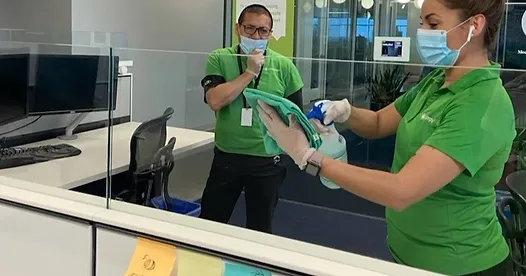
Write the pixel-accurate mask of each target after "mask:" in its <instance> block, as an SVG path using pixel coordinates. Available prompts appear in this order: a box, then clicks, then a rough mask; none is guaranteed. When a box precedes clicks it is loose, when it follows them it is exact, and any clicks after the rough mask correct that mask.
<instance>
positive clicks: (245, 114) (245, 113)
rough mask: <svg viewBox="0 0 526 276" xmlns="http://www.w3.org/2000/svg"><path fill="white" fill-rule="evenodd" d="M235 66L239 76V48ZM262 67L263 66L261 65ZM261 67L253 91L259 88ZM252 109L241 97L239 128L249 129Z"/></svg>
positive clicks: (238, 48)
mask: <svg viewBox="0 0 526 276" xmlns="http://www.w3.org/2000/svg"><path fill="white" fill-rule="evenodd" d="M237 54H238V55H237V65H238V67H239V75H242V74H243V72H244V71H243V64H242V63H241V57H240V56H239V55H240V54H241V48H240V47H239V46H238V47H237ZM263 66H264V65H263ZM263 66H262V67H261V69H260V71H259V75H258V77H257V78H256V81H255V82H254V87H253V88H254V89H258V86H259V80H260V79H261V72H263ZM252 115H253V112H252V108H251V107H250V106H248V103H247V99H246V98H245V96H243V107H242V108H241V126H244V127H251V126H252Z"/></svg>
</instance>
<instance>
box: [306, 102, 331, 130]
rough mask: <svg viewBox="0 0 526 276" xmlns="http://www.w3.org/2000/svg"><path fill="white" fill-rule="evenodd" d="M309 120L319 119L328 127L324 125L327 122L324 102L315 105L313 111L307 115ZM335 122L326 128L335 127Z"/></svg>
mask: <svg viewBox="0 0 526 276" xmlns="http://www.w3.org/2000/svg"><path fill="white" fill-rule="evenodd" d="M307 119H309V120H310V119H317V120H318V121H320V122H321V123H322V124H323V125H326V124H325V123H324V120H325V111H324V110H323V102H318V103H315V104H314V106H313V107H312V109H311V110H310V111H309V113H307ZM333 124H334V121H332V122H330V123H329V124H327V125H326V126H330V125H333Z"/></svg>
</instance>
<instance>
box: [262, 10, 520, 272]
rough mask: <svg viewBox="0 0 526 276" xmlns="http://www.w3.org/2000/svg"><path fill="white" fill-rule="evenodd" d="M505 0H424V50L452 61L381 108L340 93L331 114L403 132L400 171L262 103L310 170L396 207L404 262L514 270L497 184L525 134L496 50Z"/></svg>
mask: <svg viewBox="0 0 526 276" xmlns="http://www.w3.org/2000/svg"><path fill="white" fill-rule="evenodd" d="M504 5H505V4H504V0H426V1H424V4H423V6H422V10H421V18H422V28H421V29H420V30H418V34H417V38H416V40H417V46H418V50H419V51H418V52H419V53H420V55H421V57H422V60H423V61H424V62H425V63H426V64H428V65H431V66H437V65H440V66H439V67H442V68H439V69H436V70H434V71H433V72H431V73H430V74H429V75H427V76H426V77H425V78H424V79H423V80H422V81H421V82H419V84H418V85H416V87H414V88H412V89H410V90H409V91H408V92H406V93H405V94H404V95H403V96H401V97H400V98H398V100H397V101H396V102H395V103H394V104H391V105H390V106H388V107H386V108H384V109H382V110H380V111H378V112H373V111H369V110H366V109H360V108H357V107H351V105H350V104H349V103H348V102H347V100H342V101H335V102H331V103H330V107H329V109H328V111H327V113H326V116H325V122H324V123H325V124H327V123H330V122H331V121H337V122H342V123H347V125H348V126H349V127H350V128H351V129H352V130H353V131H354V132H355V133H357V134H359V135H361V136H363V137H366V138H370V139H376V138H381V137H385V136H389V135H393V134H395V133H396V146H395V154H394V161H393V165H392V172H391V173H388V172H383V171H377V170H371V169H364V168H359V167H356V166H353V165H349V164H344V163H341V162H339V161H336V160H334V159H331V158H328V157H323V156H322V154H321V153H319V152H317V151H315V150H314V149H312V148H309V144H308V143H307V140H306V138H305V135H304V134H303V131H302V130H301V128H300V127H298V125H297V124H294V123H292V124H289V126H287V125H285V124H284V123H283V120H281V118H280V117H279V115H277V114H276V112H275V110H274V109H272V108H271V107H269V106H268V105H266V104H264V103H260V106H259V110H258V111H259V115H260V118H261V120H262V121H263V123H264V124H265V125H266V126H267V128H268V129H269V132H270V134H271V136H272V137H274V139H275V140H276V141H277V143H278V144H279V145H280V147H281V148H282V149H283V150H284V151H286V152H287V153H288V154H289V155H290V156H291V157H292V159H294V160H295V161H296V162H297V164H301V166H300V167H307V168H308V169H307V170H306V172H308V173H311V174H318V173H319V174H321V175H322V176H324V177H326V178H328V179H330V180H332V181H333V182H335V183H337V184H338V185H340V186H341V187H342V188H344V189H346V190H348V191H350V192H352V193H354V194H356V195H359V196H361V197H363V198H366V199H368V200H370V201H373V202H376V203H378V204H382V205H384V206H386V207H387V208H386V220H387V229H388V245H389V248H390V250H391V253H392V255H393V257H394V259H395V261H396V262H398V263H401V264H405V265H408V266H412V267H417V268H421V269H425V270H430V271H434V272H438V273H442V274H446V275H481V276H482V275H484V276H489V275H492V276H493V275H494V276H508V275H514V274H513V262H512V259H511V258H510V255H509V248H508V245H507V244H506V241H505V239H504V237H503V236H502V229H501V226H500V224H499V222H498V220H497V216H496V211H495V190H494V186H495V185H496V184H497V182H498V181H499V180H500V178H501V176H502V172H503V169H504V164H505V163H506V161H507V160H508V157H509V153H510V150H511V145H512V141H513V139H514V137H515V135H516V133H515V122H514V112H513V107H512V103H511V100H510V97H509V96H508V94H507V92H506V90H505V89H504V88H503V86H502V81H501V79H500V72H499V71H500V66H499V65H498V64H495V63H492V62H490V61H489V60H488V49H490V47H491V45H492V44H493V42H494V40H495V37H496V36H497V33H498V29H499V24H500V22H501V19H502V17H503V13H504ZM315 124H316V125H317V128H318V131H320V132H322V131H329V130H328V129H327V128H326V127H325V126H324V124H321V123H320V122H319V121H318V122H316V121H315ZM313 167H314V168H315V170H313Z"/></svg>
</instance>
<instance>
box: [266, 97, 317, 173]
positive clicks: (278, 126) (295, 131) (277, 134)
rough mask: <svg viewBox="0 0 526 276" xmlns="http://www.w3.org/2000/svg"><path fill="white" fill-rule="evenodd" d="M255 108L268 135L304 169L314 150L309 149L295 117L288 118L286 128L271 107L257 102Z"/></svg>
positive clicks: (291, 115)
mask: <svg viewBox="0 0 526 276" xmlns="http://www.w3.org/2000/svg"><path fill="white" fill-rule="evenodd" d="M257 108H258V114H259V119H260V120H261V122H262V123H263V124H264V125H265V126H266V127H267V133H268V135H269V136H270V137H271V138H272V139H274V141H276V143H277V144H278V146H279V147H280V148H281V149H282V150H283V151H284V152H286V153H287V154H288V155H289V156H290V157H291V158H292V160H294V163H296V165H298V166H299V167H300V169H304V168H305V166H306V165H307V160H308V159H309V158H310V157H311V155H312V154H313V153H314V151H315V150H314V149H313V148H311V147H310V145H309V142H308V140H307V137H306V136H305V132H304V131H303V128H302V127H301V125H300V124H299V123H298V121H297V119H296V116H295V115H293V114H290V115H289V116H288V119H289V125H288V126H287V125H286V124H285V122H283V120H282V119H281V117H280V116H279V114H278V113H277V112H276V110H275V109H274V108H273V107H271V106H269V105H268V104H266V103H264V102H262V101H258V107H257Z"/></svg>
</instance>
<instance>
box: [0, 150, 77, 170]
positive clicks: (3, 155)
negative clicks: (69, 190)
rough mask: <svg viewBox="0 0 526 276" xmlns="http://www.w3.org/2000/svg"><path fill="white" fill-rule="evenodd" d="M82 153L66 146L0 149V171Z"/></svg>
mask: <svg viewBox="0 0 526 276" xmlns="http://www.w3.org/2000/svg"><path fill="white" fill-rule="evenodd" d="M81 152H82V151H81V150H80V149H78V148H76V147H74V146H71V145H68V144H59V145H53V146H39V147H30V148H17V147H13V148H1V149H0V169H7V168H13V167H18V166H24V165H29V164H35V163H41V162H46V161H50V160H55V159H60V158H66V157H71V156H77V155H79V154H80V153H81Z"/></svg>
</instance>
